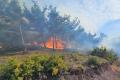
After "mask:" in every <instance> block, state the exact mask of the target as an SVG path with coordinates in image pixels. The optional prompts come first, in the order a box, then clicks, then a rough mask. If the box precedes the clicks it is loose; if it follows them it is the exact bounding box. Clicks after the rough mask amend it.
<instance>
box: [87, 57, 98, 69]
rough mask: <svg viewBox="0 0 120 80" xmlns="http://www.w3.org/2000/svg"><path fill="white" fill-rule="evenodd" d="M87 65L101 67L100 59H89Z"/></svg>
mask: <svg viewBox="0 0 120 80" xmlns="http://www.w3.org/2000/svg"><path fill="white" fill-rule="evenodd" d="M87 64H88V65H89V66H94V67H95V66H98V65H100V62H99V59H98V58H97V57H91V58H89V59H88V61H87Z"/></svg>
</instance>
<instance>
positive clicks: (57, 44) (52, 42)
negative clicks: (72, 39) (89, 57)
mask: <svg viewBox="0 0 120 80" xmlns="http://www.w3.org/2000/svg"><path fill="white" fill-rule="evenodd" d="M46 47H47V48H52V49H61V50H62V49H64V47H65V45H64V42H63V41H62V40H61V39H59V38H56V37H55V38H53V37H51V38H49V39H48V41H47V42H46Z"/></svg>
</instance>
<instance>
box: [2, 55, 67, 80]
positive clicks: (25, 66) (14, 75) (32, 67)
mask: <svg viewBox="0 0 120 80" xmlns="http://www.w3.org/2000/svg"><path fill="white" fill-rule="evenodd" d="M0 70H1V71H0V80H44V79H45V80H46V79H48V80H49V78H51V79H53V78H56V77H58V76H59V75H60V72H61V71H62V70H66V65H65V62H64V60H63V57H61V56H50V57H48V56H35V57H32V58H29V59H27V60H25V61H24V62H22V63H21V64H19V63H18V62H17V61H15V60H10V61H9V62H8V63H7V64H5V65H1V67H0Z"/></svg>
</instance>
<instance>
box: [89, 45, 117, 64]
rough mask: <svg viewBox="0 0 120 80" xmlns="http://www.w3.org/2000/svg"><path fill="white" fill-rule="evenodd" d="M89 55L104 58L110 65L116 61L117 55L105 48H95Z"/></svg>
mask: <svg viewBox="0 0 120 80" xmlns="http://www.w3.org/2000/svg"><path fill="white" fill-rule="evenodd" d="M90 54H91V55H93V56H98V57H101V58H104V59H106V60H108V61H109V62H110V63H113V62H114V61H116V60H118V56H117V54H116V53H115V52H114V51H112V50H108V49H107V48H105V47H101V48H95V49H93V50H92V51H91V53H90Z"/></svg>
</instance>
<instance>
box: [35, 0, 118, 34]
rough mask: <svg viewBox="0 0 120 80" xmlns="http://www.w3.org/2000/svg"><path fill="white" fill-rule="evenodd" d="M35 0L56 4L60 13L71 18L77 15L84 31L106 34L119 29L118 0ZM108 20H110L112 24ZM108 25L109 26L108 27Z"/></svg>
mask: <svg viewBox="0 0 120 80" xmlns="http://www.w3.org/2000/svg"><path fill="white" fill-rule="evenodd" d="M35 1H38V2H39V3H40V5H42V6H46V5H53V6H56V7H57V8H58V10H59V11H60V13H61V14H70V15H71V17H72V18H74V17H78V18H79V19H80V21H81V25H82V26H83V27H84V28H85V30H86V31H89V32H92V33H93V32H102V31H104V32H105V33H106V34H107V33H109V32H111V29H112V30H113V29H114V30H113V31H112V33H113V34H115V32H116V30H117V31H118V30H120V0H35ZM110 22H112V26H111V25H110ZM116 23H117V25H116ZM118 26H119V27H118ZM109 27H111V28H110V29H109ZM112 33H111V34H112ZM117 34H118V33H117ZM119 34H120V33H119Z"/></svg>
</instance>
